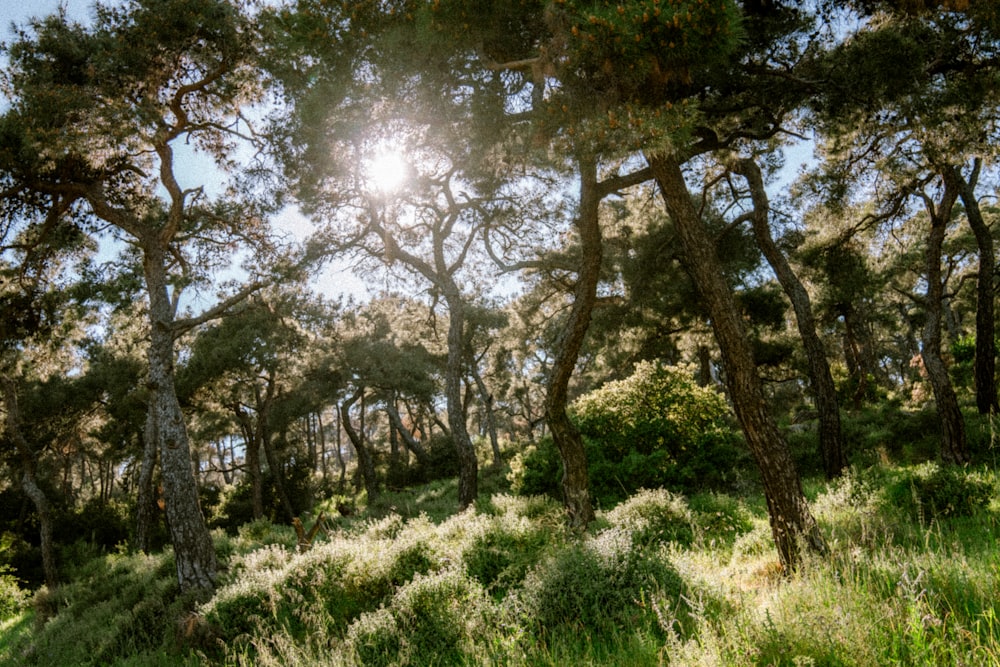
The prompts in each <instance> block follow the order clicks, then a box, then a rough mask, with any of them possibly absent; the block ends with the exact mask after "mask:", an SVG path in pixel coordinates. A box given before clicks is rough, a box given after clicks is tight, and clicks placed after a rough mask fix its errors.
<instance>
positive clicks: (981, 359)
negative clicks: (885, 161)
mask: <svg viewBox="0 0 1000 667" xmlns="http://www.w3.org/2000/svg"><path fill="white" fill-rule="evenodd" d="M981 166H982V160H981V159H980V158H976V161H975V166H974V167H973V170H972V175H971V176H970V177H969V178H968V179H965V178H963V177H962V171H961V169H959V168H958V167H955V168H954V169H953V172H954V179H955V183H956V185H957V186H958V194H959V196H960V197H961V198H962V203H963V204H965V215H966V218H967V219H968V221H969V227H970V228H971V229H972V233H973V235H974V236H975V237H976V246H977V247H978V250H979V268H978V271H977V273H976V357H975V384H976V408H977V409H978V410H979V414H982V415H985V414H991V413H996V412H1000V405H998V402H997V381H996V354H997V350H996V339H995V335H996V322H995V321H994V314H993V313H994V307H993V297H994V294H993V276H994V274H995V273H996V268H995V267H996V258H995V257H994V255H993V235H992V234H990V228H989V227H988V226H987V225H986V221H985V220H983V212H982V211H981V210H980V208H979V201H978V200H977V199H976V193H975V187H976V181H978V180H979V170H980V168H981Z"/></svg>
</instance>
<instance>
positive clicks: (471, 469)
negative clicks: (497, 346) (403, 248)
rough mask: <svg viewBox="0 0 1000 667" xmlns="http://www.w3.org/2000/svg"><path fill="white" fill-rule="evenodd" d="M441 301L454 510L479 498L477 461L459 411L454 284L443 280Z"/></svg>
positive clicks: (460, 306) (459, 317)
mask: <svg viewBox="0 0 1000 667" xmlns="http://www.w3.org/2000/svg"><path fill="white" fill-rule="evenodd" d="M446 283H447V289H446V290H445V294H444V296H445V300H446V301H447V303H448V361H447V371H446V373H445V381H444V385H445V386H444V392H445V398H446V400H447V403H448V426H449V427H450V428H451V438H452V441H453V442H454V443H455V449H456V450H457V452H458V507H459V509H460V510H464V509H465V508H467V507H469V506H470V505H472V503H474V502H476V498H477V497H478V496H479V461H477V460H476V449H475V447H473V446H472V438H470V437H469V429H468V426H467V425H466V423H465V411H464V410H463V409H462V357H463V356H464V355H463V354H462V353H463V351H464V350H465V341H464V338H465V337H464V335H463V332H464V331H465V303H464V302H463V300H462V296H461V293H460V292H459V289H458V285H456V284H455V283H454V281H452V280H451V278H450V276H449V279H448V280H447V281H446Z"/></svg>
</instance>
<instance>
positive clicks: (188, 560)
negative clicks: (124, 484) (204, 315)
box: [143, 239, 218, 591]
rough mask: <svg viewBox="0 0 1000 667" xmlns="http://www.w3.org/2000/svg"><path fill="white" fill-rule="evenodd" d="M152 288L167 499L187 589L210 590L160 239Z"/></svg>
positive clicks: (150, 250) (146, 261)
mask: <svg viewBox="0 0 1000 667" xmlns="http://www.w3.org/2000/svg"><path fill="white" fill-rule="evenodd" d="M143 251H144V256H143V268H144V271H145V276H146V288H147V290H148V292H149V320H150V342H149V349H148V350H147V358H148V361H149V386H150V393H151V397H150V405H149V409H151V410H154V411H155V415H154V417H153V420H154V423H155V424H156V427H157V428H156V432H157V437H158V439H159V443H158V445H159V450H160V473H161V477H162V479H163V499H164V505H165V510H166V513H167V522H168V524H169V526H170V538H171V542H172V544H173V547H174V557H175V561H176V566H177V580H178V582H179V584H180V587H181V590H182V591H190V590H211V589H212V588H214V586H215V576H216V572H217V570H218V563H217V561H216V557H215V547H214V545H213V544H212V536H211V534H210V533H209V532H208V527H207V526H206V525H205V519H204V516H203V515H202V513H201V507H200V506H199V504H198V486H197V483H196V481H195V477H194V471H193V470H192V468H191V450H190V445H189V441H188V433H187V427H186V426H185V424H184V414H183V413H182V412H181V406H180V402H179V401H178V400H177V391H176V388H175V386H174V331H173V326H172V325H173V320H174V305H173V304H172V303H171V300H170V297H169V295H168V294H167V275H166V268H165V267H166V257H165V256H164V249H163V248H162V247H161V245H160V244H159V243H158V239H155V240H154V241H152V242H148V243H146V244H144V248H143Z"/></svg>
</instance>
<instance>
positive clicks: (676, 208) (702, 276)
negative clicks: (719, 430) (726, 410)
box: [648, 155, 826, 571]
mask: <svg viewBox="0 0 1000 667" xmlns="http://www.w3.org/2000/svg"><path fill="white" fill-rule="evenodd" d="M648 159H649V163H650V166H651V167H652V170H653V175H654V177H655V178H656V181H657V183H658V184H659V186H660V190H661V193H662V195H663V199H664V202H665V204H666V209H667V213H668V214H669V215H670V218H671V220H672V221H673V223H674V225H675V227H676V228H677V232H678V235H679V237H680V239H681V244H682V246H683V250H684V262H685V265H686V268H687V270H688V272H689V273H690V274H691V277H692V279H693V280H694V282H695V285H696V286H697V288H698V291H699V293H700V294H701V297H702V299H703V300H704V301H705V305H706V306H707V308H708V312H709V315H710V317H711V319H712V329H713V331H714V332H715V337H716V341H717V342H718V344H719V349H720V350H721V352H722V362H723V368H724V370H725V376H726V386H727V388H728V389H729V395H730V398H731V399H732V402H733V407H734V409H735V411H736V417H737V419H738V420H739V422H740V426H741V427H742V429H743V434H744V437H745V438H746V442H747V446H748V447H749V449H750V452H751V454H752V455H753V457H754V459H755V460H756V462H757V466H758V467H759V468H760V472H761V478H762V481H763V483H764V496H765V498H766V500H767V508H768V515H769V517H770V520H771V535H772V537H773V538H774V543H775V546H777V549H778V556H779V558H780V559H781V564H782V566H783V567H784V568H785V570H786V571H789V570H792V569H794V568H795V567H796V566H797V564H798V563H799V560H800V556H801V554H800V553H799V548H800V547H799V545H800V543H803V544H805V545H806V546H807V547H808V548H810V549H812V550H814V551H817V552H822V553H825V551H826V544H825V542H824V540H823V537H822V535H821V534H820V532H819V527H818V526H817V524H816V520H815V519H814V518H813V516H812V513H811V512H810V511H809V506H808V504H807V502H806V499H805V495H804V494H803V492H802V481H801V479H800V478H799V474H798V471H797V470H796V469H795V464H794V462H793V461H792V456H791V452H790V451H789V449H788V444H787V443H786V442H785V439H784V438H783V437H782V435H781V432H780V431H779V430H778V426H777V424H776V423H775V421H774V418H773V417H772V416H771V414H770V413H769V412H768V410H767V404H766V401H765V399H764V389H763V386H762V383H761V380H760V376H759V375H758V374H757V368H756V365H755V363H754V358H753V351H752V349H751V347H750V342H749V338H748V337H747V335H746V332H745V331H744V329H743V324H742V318H741V316H740V312H739V309H738V307H737V305H736V302H735V299H734V298H733V294H732V291H731V289H730V287H729V285H728V284H727V282H726V279H725V275H724V273H723V271H722V266H721V263H720V261H719V258H718V256H717V255H716V251H715V242H714V239H713V238H712V236H711V235H710V234H709V232H708V230H707V229H706V227H705V226H704V224H703V223H702V220H701V218H700V215H699V213H698V209H697V208H696V207H695V205H694V202H693V201H692V199H691V194H690V192H689V191H688V188H687V183H686V182H685V181H684V175H683V173H682V172H681V165H680V163H679V162H678V161H677V160H676V159H673V158H671V157H667V156H661V155H653V156H649V158H648Z"/></svg>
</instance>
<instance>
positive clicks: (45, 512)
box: [0, 377, 59, 589]
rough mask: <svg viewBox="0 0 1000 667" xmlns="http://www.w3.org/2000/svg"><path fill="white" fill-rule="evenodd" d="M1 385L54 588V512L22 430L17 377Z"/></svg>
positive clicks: (44, 561)
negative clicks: (37, 473) (38, 478)
mask: <svg viewBox="0 0 1000 667" xmlns="http://www.w3.org/2000/svg"><path fill="white" fill-rule="evenodd" d="M0 385H2V387H0V389H2V391H3V402H4V407H5V408H6V410H7V434H8V437H9V438H10V439H11V440H12V441H13V442H14V446H15V447H16V449H17V454H18V458H19V459H20V461H21V469H22V474H21V489H22V490H23V491H24V495H26V496H28V498H30V499H31V502H32V503H33V504H34V505H35V514H36V515H37V516H38V531H39V545H40V549H41V551H42V571H43V572H44V573H45V585H46V586H48V587H49V588H50V589H54V588H55V587H56V586H58V585H59V573H58V570H57V569H56V558H55V551H54V549H53V539H52V513H51V511H50V509H49V499H48V498H47V497H46V496H45V492H44V491H42V488H41V487H40V486H38V480H37V479H36V468H37V466H36V463H35V452H34V451H33V450H32V449H31V446H30V445H29V444H28V441H27V440H26V439H25V437H24V431H22V430H21V410H20V408H19V407H18V402H17V387H16V386H15V385H14V380H12V379H11V378H10V377H3V378H2V381H0Z"/></svg>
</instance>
